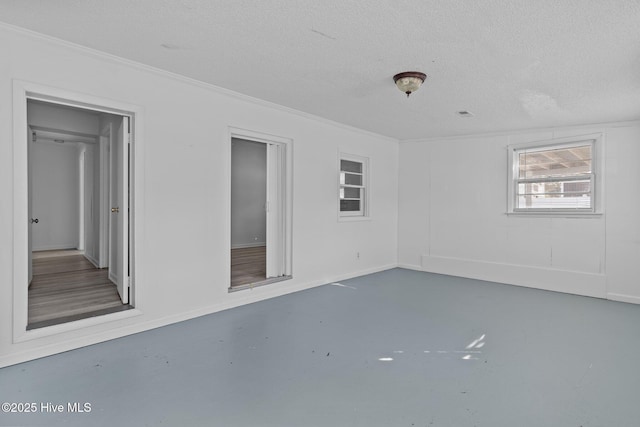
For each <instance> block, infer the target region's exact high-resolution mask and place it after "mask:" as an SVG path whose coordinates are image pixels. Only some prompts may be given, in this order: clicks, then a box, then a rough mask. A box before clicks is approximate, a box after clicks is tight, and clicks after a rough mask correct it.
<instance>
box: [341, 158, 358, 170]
mask: <svg viewBox="0 0 640 427" xmlns="http://www.w3.org/2000/svg"><path fill="white" fill-rule="evenodd" d="M340 170H341V171H343V172H355V173H362V163H360V162H353V161H351V160H340Z"/></svg>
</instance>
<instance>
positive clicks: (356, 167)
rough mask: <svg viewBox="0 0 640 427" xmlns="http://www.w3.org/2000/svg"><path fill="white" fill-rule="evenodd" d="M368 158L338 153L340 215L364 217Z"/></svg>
mask: <svg viewBox="0 0 640 427" xmlns="http://www.w3.org/2000/svg"><path fill="white" fill-rule="evenodd" d="M367 166H368V159H366V158H363V157H357V156H351V155H347V154H341V155H340V188H339V203H340V212H339V213H340V217H366V216H367V215H368V212H367V197H368V196H367V190H368V188H367Z"/></svg>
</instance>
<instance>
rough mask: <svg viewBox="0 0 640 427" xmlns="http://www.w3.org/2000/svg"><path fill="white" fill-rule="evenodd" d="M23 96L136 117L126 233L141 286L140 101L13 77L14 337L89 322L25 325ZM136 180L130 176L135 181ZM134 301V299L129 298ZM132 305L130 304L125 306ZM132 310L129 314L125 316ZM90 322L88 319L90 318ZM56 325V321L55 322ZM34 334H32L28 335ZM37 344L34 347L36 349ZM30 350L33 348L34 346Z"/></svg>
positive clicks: (113, 316) (106, 318)
mask: <svg viewBox="0 0 640 427" xmlns="http://www.w3.org/2000/svg"><path fill="white" fill-rule="evenodd" d="M27 99H39V100H43V101H46V102H51V103H56V104H63V105H71V106H76V107H80V108H85V109H91V110H96V111H102V112H107V113H111V114H120V115H126V116H131V117H133V118H135V125H134V126H132V129H133V132H134V135H135V136H134V138H133V140H134V141H135V143H134V144H133V150H134V152H135V153H136V156H135V157H134V158H132V159H131V168H132V170H133V176H132V182H131V198H132V201H134V202H135V207H134V206H132V208H131V222H132V223H135V228H133V231H132V234H131V242H130V245H131V251H132V254H131V257H132V264H131V282H132V283H134V282H135V283H136V285H135V286H133V289H132V295H133V296H134V297H135V298H139V295H138V294H139V293H140V290H141V288H142V286H140V285H139V284H141V283H142V281H140V280H139V276H138V275H137V274H136V270H135V262H134V261H133V258H134V257H136V258H137V259H139V258H140V254H141V251H139V250H137V246H136V244H135V243H136V242H143V238H142V235H143V224H144V223H143V221H142V218H144V215H143V212H144V206H143V200H144V199H143V197H142V194H143V192H144V185H143V184H144V180H143V179H142V177H143V176H144V168H143V162H142V158H143V157H142V155H141V154H142V152H143V151H142V150H143V141H144V137H143V126H142V125H143V123H144V121H143V111H142V109H141V107H139V106H136V105H131V104H125V103H121V102H118V101H113V100H110V99H105V98H100V97H96V96H92V95H87V94H81V93H77V92H73V91H70V90H66V89H61V88H55V87H50V86H45V85H41V84H38V83H33V82H27V81H23V80H13V165H14V168H13V301H12V304H13V338H12V342H13V343H17V342H21V341H24V340H27V339H29V340H30V339H35V338H37V337H40V336H45V335H47V336H48V335H54V334H58V333H60V332H59V331H64V332H66V331H69V330H75V329H80V328H84V327H86V325H88V324H89V323H88V322H81V321H76V322H69V323H68V324H65V325H66V326H65V327H64V328H62V327H53V326H49V327H44V328H40V329H38V333H37V334H33V333H29V332H33V331H27V329H26V328H27V323H28V313H27V310H28V291H27V285H28V277H27V276H28V249H29V248H28V241H29V234H28V225H27V223H28V196H29V191H28V186H27V184H28V156H27V139H28V136H27V132H26V129H27ZM134 180H135V182H134ZM132 300H133V301H134V302H135V301H136V300H135V299H133V298H132ZM129 311H131V310H129ZM130 315H131V314H129V316H130ZM121 316H124V315H123V314H120V313H113V314H108V315H105V316H98V317H96V318H95V320H94V321H95V322H96V324H98V323H105V322H109V321H111V320H113V319H119V318H120V317H121ZM91 324H93V323H91ZM56 326H57V325H56ZM31 337H35V338H31ZM36 350H37V349H36ZM34 351H35V350H34Z"/></svg>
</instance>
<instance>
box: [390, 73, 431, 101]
mask: <svg viewBox="0 0 640 427" xmlns="http://www.w3.org/2000/svg"><path fill="white" fill-rule="evenodd" d="M426 78H427V75H426V74H425V73H421V72H419V71H405V72H404V73H399V74H396V75H395V76H393V81H394V82H395V83H396V86H398V89H400V90H401V91H403V92H404V93H406V94H407V98H408V97H409V95H411V93H412V92H415V91H417V90H418V89H420V86H422V83H424V80H425V79H426Z"/></svg>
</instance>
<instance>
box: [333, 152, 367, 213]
mask: <svg viewBox="0 0 640 427" xmlns="http://www.w3.org/2000/svg"><path fill="white" fill-rule="evenodd" d="M343 160H346V161H349V162H356V163H360V164H361V165H362V172H361V173H359V175H361V176H362V183H361V185H353V184H342V182H341V176H342V174H343V173H353V174H358V173H357V172H349V171H343V170H342V161H343ZM337 178H338V179H337V181H338V183H337V187H338V191H337V196H338V220H340V221H354V220H365V219H368V218H369V199H370V194H369V193H370V187H369V158H368V157H363V156H358V155H355V154H347V153H343V152H340V153H338V174H337ZM343 188H358V189H360V197H359V199H355V200H360V209H359V210H358V211H342V210H340V201H341V200H344V198H342V197H340V193H341V190H342V189H343Z"/></svg>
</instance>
